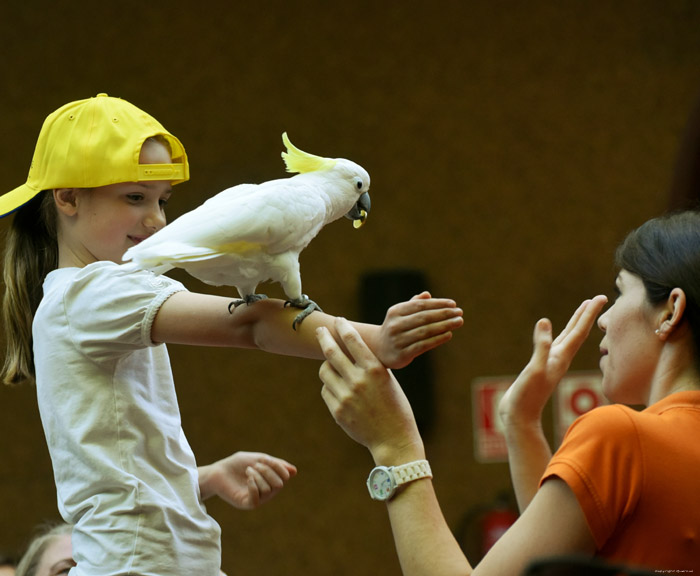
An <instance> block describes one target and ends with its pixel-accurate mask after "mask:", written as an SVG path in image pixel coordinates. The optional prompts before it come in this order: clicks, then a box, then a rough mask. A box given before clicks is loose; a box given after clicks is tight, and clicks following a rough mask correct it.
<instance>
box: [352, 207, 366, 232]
mask: <svg viewBox="0 0 700 576" xmlns="http://www.w3.org/2000/svg"><path fill="white" fill-rule="evenodd" d="M365 220H367V212H366V211H364V210H360V217H359V218H358V219H357V220H353V221H352V226H353V228H360V227H361V226H362V225H363V224H364V223H365Z"/></svg>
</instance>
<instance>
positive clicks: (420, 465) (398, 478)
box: [391, 460, 433, 486]
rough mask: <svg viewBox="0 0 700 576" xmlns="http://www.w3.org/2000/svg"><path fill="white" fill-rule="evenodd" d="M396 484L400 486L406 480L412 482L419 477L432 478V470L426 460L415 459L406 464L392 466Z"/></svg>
mask: <svg viewBox="0 0 700 576" xmlns="http://www.w3.org/2000/svg"><path fill="white" fill-rule="evenodd" d="M391 470H392V472H393V473H394V480H395V482H396V486H401V485H402V484H406V483H407V482H413V481H414V480H419V479H420V478H432V477H433V472H432V470H431V469H430V464H429V463H428V461H427V460H415V461H414V462H409V463H407V464H400V465H399V466H394V467H393V468H392V469H391Z"/></svg>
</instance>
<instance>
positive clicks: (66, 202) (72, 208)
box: [53, 188, 78, 216]
mask: <svg viewBox="0 0 700 576" xmlns="http://www.w3.org/2000/svg"><path fill="white" fill-rule="evenodd" d="M53 199H54V202H56V209H57V210H58V211H59V212H60V213H61V214H65V215H66V216H73V215H74V214H75V212H76V210H77V207H78V202H77V190H76V189H75V188H56V189H55V190H54V191H53Z"/></svg>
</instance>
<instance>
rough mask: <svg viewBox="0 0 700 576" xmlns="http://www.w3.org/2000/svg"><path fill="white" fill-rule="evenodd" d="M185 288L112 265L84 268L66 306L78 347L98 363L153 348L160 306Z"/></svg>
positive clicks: (67, 293)
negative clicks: (153, 337) (153, 330)
mask: <svg viewBox="0 0 700 576" xmlns="http://www.w3.org/2000/svg"><path fill="white" fill-rule="evenodd" d="M182 290H185V287H184V286H183V285H182V284H181V283H180V282H177V281H175V280H172V279H171V278H167V277H165V276H156V275H154V274H153V273H151V272H148V271H133V270H131V271H129V270H127V269H125V268H124V267H122V266H118V265H116V264H113V263H104V262H101V263H97V264H94V265H90V266H86V267H85V268H84V269H83V270H81V272H80V273H79V274H77V275H76V277H75V278H74V280H73V281H72V282H71V283H70V285H69V286H68V287H67V288H66V290H65V293H64V295H63V305H64V308H65V314H66V317H67V319H68V324H69V329H70V337H71V340H72V341H73V343H74V345H75V346H76V347H77V348H78V349H79V350H80V351H81V352H82V353H83V354H85V355H86V356H88V357H90V358H91V359H92V360H94V361H98V362H99V361H107V360H110V359H115V358H118V357H120V356H123V355H124V354H127V353H129V352H131V351H133V350H136V349H140V348H144V347H147V346H155V345H156V344H155V343H154V342H153V340H152V339H151V327H152V326H153V321H154V320H155V317H156V314H157V313H158V310H159V309H160V307H161V306H162V304H163V303H164V302H165V301H166V300H167V299H168V298H169V297H170V296H172V295H173V294H174V293H175V292H179V291H182Z"/></svg>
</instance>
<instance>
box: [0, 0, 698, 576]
mask: <svg viewBox="0 0 700 576" xmlns="http://www.w3.org/2000/svg"><path fill="white" fill-rule="evenodd" d="M0 17H1V18H2V20H1V21H0V45H1V46H2V54H3V57H2V76H0V86H1V89H0V134H2V135H3V138H2V139H0V183H2V189H3V190H10V189H11V188H14V187H15V186H17V185H19V184H20V183H22V182H23V181H24V179H25V177H26V173H27V170H28V168H29V162H30V159H31V156H32V152H33V148H34V144H35V141H36V137H37V135H38V133H39V129H40V126H41V123H42V121H43V119H44V118H45V116H46V115H47V114H48V113H49V112H51V111H52V110H54V109H55V108H57V107H59V106H60V105H62V104H64V103H66V102H68V101H71V100H76V99H81V98H85V97H89V96H93V95H95V94H97V93H98V92H107V93H109V94H110V95H112V96H120V97H123V98H126V99H127V100H129V101H132V102H134V103H135V104H137V105H138V106H140V107H141V108H143V109H145V110H147V111H148V112H150V113H152V114H153V115H154V116H156V117H157V118H158V119H159V120H161V122H163V124H165V126H166V127H168V129H169V130H171V131H172V132H173V133H174V134H176V135H178V136H179V137H180V138H181V139H182V141H183V142H184V143H185V145H186V147H187V150H188V153H189V156H190V160H191V165H192V180H191V181H190V182H188V183H186V184H183V185H181V186H178V187H177V188H176V190H175V194H174V196H173V199H172V201H171V203H170V207H169V213H170V216H171V218H172V217H175V216H177V215H179V214H180V213H182V212H184V211H185V210H188V209H191V208H193V207H194V206H196V205H198V204H199V203H200V202H202V201H203V200H204V199H205V198H206V197H208V196H209V195H211V194H213V193H215V192H217V191H219V190H220V189H222V188H224V187H228V186H231V185H234V184H238V183H241V182H259V181H263V180H267V179H271V178H277V177H283V176H284V175H285V173H284V170H283V165H282V161H281V159H280V156H279V154H280V152H281V150H282V143H281V139H280V135H281V133H282V132H283V131H285V130H286V131H288V133H289V135H290V137H291V139H292V141H293V142H295V144H297V145H298V146H299V147H300V148H302V149H304V150H307V151H309V152H312V153H316V154H319V155H323V156H344V157H348V158H351V159H353V160H355V161H357V162H358V163H360V164H362V165H363V166H365V168H366V169H367V170H368V171H369V172H370V174H371V176H372V200H373V210H372V214H371V217H370V218H369V220H368V222H367V225H366V226H365V227H363V228H362V229H361V230H360V231H356V230H353V229H352V227H351V226H350V224H349V222H342V221H341V222H337V223H335V224H333V225H330V226H329V227H328V228H326V229H325V230H324V231H323V232H322V233H321V235H320V236H319V237H318V238H317V239H316V241H315V242H314V243H313V244H312V245H311V246H310V247H309V248H308V249H307V250H306V251H305V252H304V253H303V255H302V273H303V279H304V288H305V291H306V292H308V293H309V294H310V295H311V296H312V297H314V299H316V300H317V301H318V302H319V303H320V304H321V305H322V306H323V307H324V309H325V310H326V311H328V312H330V313H334V314H338V315H344V316H347V317H351V318H360V317H361V316H362V314H363V310H362V306H363V303H362V302H360V301H359V298H358V291H359V287H360V278H361V277H362V275H363V274H364V273H366V272H368V271H375V270H385V269H388V270H393V269H400V268H412V269H418V270H420V271H422V272H423V273H424V274H425V275H426V278H427V283H428V284H429V287H430V288H431V289H432V291H433V292H434V294H436V295H441V296H443V295H444V296H450V297H453V298H455V299H456V300H457V301H458V302H459V304H460V305H461V306H462V307H463V308H464V312H465V319H466V325H465V327H464V328H463V329H462V330H461V331H459V332H458V333H457V334H456V335H455V338H454V340H453V341H452V342H451V343H450V344H449V345H448V346H446V347H443V348H441V349H439V350H437V351H435V352H433V353H432V354H431V362H432V366H433V373H434V381H433V386H434V397H435V407H434V414H433V416H434V426H433V427H432V428H431V429H430V430H429V433H428V434H427V437H426V439H427V448H428V456H429V458H430V460H431V464H432V466H433V470H434V472H435V481H434V482H435V486H436V489H437V491H438V494H439V497H440V499H441V502H442V504H443V508H444V512H445V515H446V517H447V520H448V522H449V523H450V525H451V526H453V527H455V528H456V527H457V526H458V525H459V524H460V522H461V520H462V518H463V516H464V515H465V514H466V513H467V512H469V511H470V510H472V509H473V508H474V507H475V506H478V505H480V504H482V503H486V502H490V501H492V500H493V499H494V498H495V496H496V494H497V493H498V492H500V491H502V490H509V488H510V482H509V478H508V470H507V466H506V465H504V464H488V465H487V464H477V463H476V462H475V460H474V458H473V455H472V423H471V418H470V414H471V406H470V383H471V381H472V380H473V379H474V378H476V377H480V376H491V375H501V374H512V373H514V372H517V371H518V370H519V369H520V368H521V367H522V366H523V365H524V363H525V362H526V361H527V359H528V358H529V355H530V347H531V342H530V334H531V330H532V326H533V325H534V322H535V321H536V320H537V319H538V318H540V317H541V316H544V315H548V316H549V317H550V318H552V320H553V322H554V324H555V328H560V327H562V325H563V323H564V322H565V320H566V319H567V318H568V316H569V314H570V312H571V311H573V309H574V308H575V307H576V306H577V304H578V303H579V302H580V301H581V300H582V299H584V298H586V297H589V296H591V295H594V294H597V293H601V292H610V291H611V289H612V286H613V275H614V273H613V269H612V267H611V256H612V253H613V250H614V248H615V246H616V244H617V242H618V241H619V240H620V239H621V238H622V236H623V235H624V234H625V233H626V232H627V231H628V230H629V229H630V228H632V227H634V226H636V225H638V224H640V223H641V222H642V221H644V220H645V219H647V218H649V217H651V216H654V215H656V214H658V213H660V212H662V211H663V210H664V209H665V208H666V206H667V203H668V195H669V188H670V182H671V180H672V172H673V166H674V161H675V157H676V154H677V152H678V145H679V142H680V138H681V134H682V132H683V128H684V125H685V123H686V120H687V118H688V116H689V113H690V111H691V108H692V107H693V105H694V103H695V101H696V98H697V97H698V95H699V93H700V35H698V29H700V9H699V8H698V4H697V3H695V2H693V1H692V0H686V1H684V0H668V1H664V2H661V1H654V0H618V1H616V2H614V3H612V2H586V1H576V0H574V1H572V2H566V3H555V2H549V1H547V0H531V1H529V2H491V1H490V0H474V1H471V2H466V1H437V2H436V1H434V0H431V1H430V2H423V1H421V0H416V1H414V2H410V3H408V2H392V1H387V2H375V1H353V2H346V3H330V2H323V1H321V0H309V1H306V2H299V3H292V2H278V1H273V2H264V1H261V2H239V1H235V0H234V1H227V2H200V3H191V2H188V3H177V2H175V3H169V4H166V3H160V2H148V3H146V2H131V1H124V2H118V3H116V2H115V3H93V2H87V1H85V0H76V1H74V2H72V3H70V5H69V7H61V6H60V5H59V4H56V3H54V2H46V1H43V0H42V1H40V0H35V1H33V2H22V1H20V0H10V1H9V2H6V3H4V5H3V9H2V15H1V16H0ZM6 227H7V222H5V221H3V222H0V228H2V229H3V230H5V229H6ZM178 278H179V279H182V280H183V281H185V282H186V283H187V285H188V286H189V287H190V288H191V289H192V290H200V291H206V290H207V287H206V286H204V285H202V284H200V283H198V282H197V281H196V280H194V279H189V278H186V277H184V276H180V277H178ZM219 292H221V293H227V292H225V291H219ZM269 292H270V293H271V294H273V295H279V292H278V291H277V287H276V286H271V287H270V290H269ZM590 340H591V341H590V342H588V343H587V345H586V346H585V347H584V349H583V350H582V352H581V353H580V355H579V357H578V358H577V360H576V363H575V365H574V368H576V369H595V368H596V367H597V360H598V358H597V346H598V341H599V336H598V335H594V336H592V337H591V339H590ZM171 356H172V359H173V365H174V370H175V376H176V381H177V383H178V393H179V398H180V404H181V409H182V415H183V421H184V427H185V430H186V432H187V434H188V437H189V439H190V442H191V444H192V445H193V448H194V449H195V452H196V453H197V455H198V457H199V459H200V461H201V462H203V463H204V462H207V461H211V460H213V459H216V458H219V457H223V456H225V455H227V454H229V453H231V452H232V451H235V450H238V449H249V450H262V451H268V452H271V453H273V454H276V455H279V456H282V457H285V458H287V459H289V460H290V461H291V462H294V463H295V464H297V465H298V467H299V475H298V477H297V478H296V479H294V480H293V482H291V483H290V484H289V486H288V488H286V489H285V491H284V492H283V493H282V494H281V495H280V496H279V497H278V498H277V499H276V500H275V501H273V502H272V503H270V504H269V505H267V506H265V507H263V508H262V509H260V510H258V511H255V512H240V511H236V510H233V509H231V508H230V507H228V506H226V505H225V504H222V503H221V502H212V503H211V504H210V505H209V506H208V508H209V510H210V511H211V513H212V514H213V515H214V516H215V517H216V518H217V519H218V520H219V522H220V523H221V524H222V526H223V530H224V536H223V539H224V569H225V570H226V571H228V572H229V574H259V573H263V574H265V573H266V574H273V573H285V574H292V575H296V574H327V573H331V572H332V573H334V574H337V575H338V576H342V575H345V574H348V575H350V574H352V575H355V574H367V573H369V572H370V571H377V572H379V571H383V573H384V574H387V575H397V574H399V573H400V571H399V567H398V563H397V561H396V559H395V556H394V552H393V544H392V539H391V533H390V530H389V526H388V522H387V520H386V517H385V510H384V507H383V506H382V505H380V504H377V503H374V502H371V501H370V500H369V498H368V496H367V493H366V488H365V486H364V482H365V478H366V475H367V473H368V472H369V470H370V468H371V466H372V462H371V459H370V457H369V455H368V454H367V453H366V452H365V450H364V449H363V448H361V447H359V446H357V445H355V444H354V443H353V442H352V441H350V440H349V439H348V438H347V437H345V436H344V434H343V433H342V431H341V430H340V429H339V428H337V426H336V425H335V423H334V422H333V420H332V418H331V417H330V415H329V414H328V412H327V410H326V407H325V405H324V404H323V401H322V400H321V398H320V394H319V390H320V383H319V380H318V377H317V371H318V366H319V363H318V362H313V361H305V360H297V359H290V358H281V357H280V358H278V357H272V356H270V355H266V354H263V353H257V352H248V351H237V350H208V349H186V348H182V347H172V348H171ZM0 458H2V460H1V461H2V465H1V466H0V517H1V518H2V522H0V548H1V547H7V548H19V547H21V546H23V545H24V543H25V542H26V539H27V537H28V534H29V532H30V530H31V529H32V527H33V526H34V525H36V524H37V523H38V522H40V521H41V520H43V519H47V518H56V517H57V515H56V506H55V494H54V488H53V480H52V476H51V470H50V462H49V460H48V455H47V451H46V447H45V442H44V438H43V434H42V431H41V426H40V422H39V419H38V414H37V409H36V402H35V398H34V391H33V390H32V389H30V388H14V389H9V388H3V389H0Z"/></svg>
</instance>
